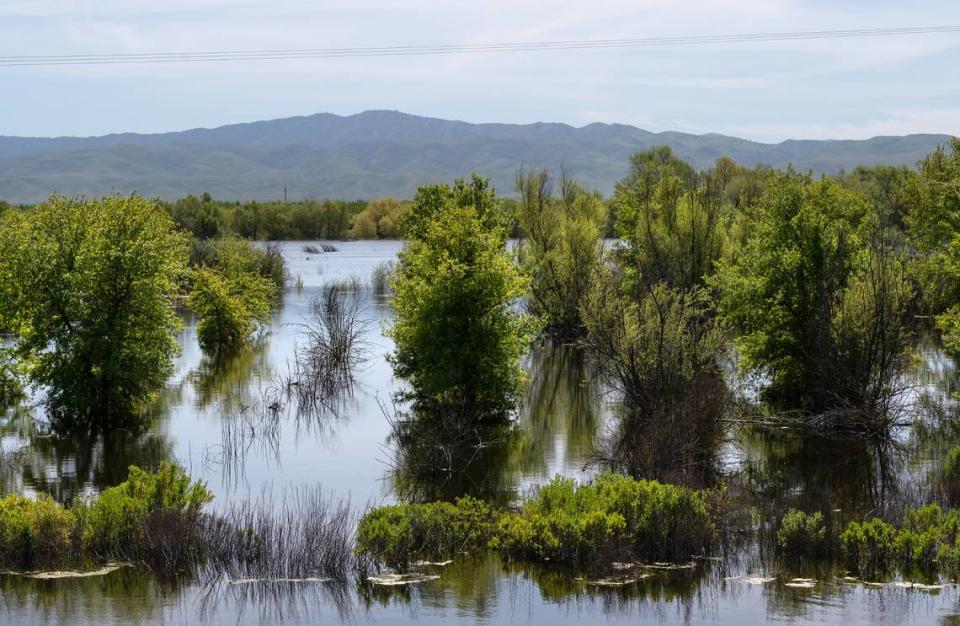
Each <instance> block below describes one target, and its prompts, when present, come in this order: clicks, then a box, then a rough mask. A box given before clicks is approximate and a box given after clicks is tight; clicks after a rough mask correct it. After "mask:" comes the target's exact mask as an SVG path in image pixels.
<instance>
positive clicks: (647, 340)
mask: <svg viewBox="0 0 960 626" xmlns="http://www.w3.org/2000/svg"><path fill="white" fill-rule="evenodd" d="M621 284H622V283H620V282H618V280H617V276H616V275H615V274H614V273H613V272H612V271H611V270H604V271H603V272H601V273H598V276H597V277H596V278H595V280H594V286H593V288H592V289H591V291H590V293H589V294H588V297H587V298H586V300H585V301H584V304H583V306H582V315H583V320H584V322H585V324H586V327H587V331H588V334H587V337H586V339H585V341H584V343H585V345H586V346H587V347H588V348H589V350H590V352H591V353H592V354H593V356H594V358H595V359H596V361H597V363H598V365H599V366H600V369H601V372H602V373H603V374H604V375H605V376H606V378H607V379H608V380H609V381H610V383H611V384H612V385H613V387H614V388H615V389H617V390H618V391H619V392H620V393H621V394H622V397H623V400H624V415H623V418H622V419H621V421H620V423H619V426H618V428H617V430H616V432H615V433H614V434H613V438H612V441H611V442H610V443H609V445H608V446H606V448H607V450H606V451H605V454H604V456H603V458H604V459H605V460H606V461H607V463H608V464H609V465H611V466H612V467H614V468H616V469H618V470H621V471H625V472H627V473H628V474H630V475H632V476H636V477H646V478H658V479H667V480H671V481H674V482H683V483H686V484H694V483H700V482H703V480H704V479H705V478H707V477H708V476H707V475H708V474H709V473H710V472H711V470H712V469H713V462H714V459H715V457H714V454H715V452H716V450H717V449H718V446H719V443H720V441H721V438H722V434H723V429H722V424H721V419H722V418H723V416H724V415H725V413H726V410H727V408H728V406H729V392H728V391H727V387H726V384H725V382H724V380H723V378H722V376H721V373H720V370H719V366H718V363H719V360H720V358H721V356H722V355H723V354H724V352H725V349H726V342H727V340H726V336H725V332H724V328H723V325H722V324H720V323H719V322H718V320H717V319H716V318H715V317H712V316H711V315H710V310H711V301H710V295H709V294H708V292H707V291H706V290H703V289H693V290H690V291H682V290H679V289H674V288H671V287H668V286H666V285H665V284H657V285H654V286H653V287H652V288H650V289H649V290H647V291H646V292H644V293H642V294H641V296H640V299H639V300H636V299H634V297H633V296H631V295H629V293H625V292H624V290H623V289H622V287H621Z"/></svg>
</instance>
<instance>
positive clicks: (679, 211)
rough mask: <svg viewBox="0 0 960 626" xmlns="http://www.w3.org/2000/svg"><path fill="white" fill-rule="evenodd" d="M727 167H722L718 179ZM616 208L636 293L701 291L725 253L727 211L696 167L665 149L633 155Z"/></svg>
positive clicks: (624, 261)
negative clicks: (660, 287) (659, 287)
mask: <svg viewBox="0 0 960 626" xmlns="http://www.w3.org/2000/svg"><path fill="white" fill-rule="evenodd" d="M729 167H730V166H729V164H726V163H721V174H720V177H726V176H727V173H726V170H728V169H729ZM613 203H614V206H615V207H616V210H617V233H618V234H619V236H620V238H621V240H622V245H620V246H619V247H618V248H617V257H618V261H619V263H620V266H621V267H622V269H623V271H624V277H625V279H626V280H627V281H629V282H630V283H632V285H633V288H634V289H637V290H638V292H642V291H644V289H643V285H647V286H650V285H655V284H658V283H662V282H663V283H666V284H668V285H670V286H672V287H676V288H680V289H692V288H695V287H700V286H703V284H704V280H705V278H706V277H707V276H709V275H710V274H712V273H713V270H714V264H715V262H716V261H717V260H718V259H719V258H720V256H721V254H722V252H723V247H724V234H725V230H724V223H723V218H724V212H723V210H722V205H721V195H720V193H718V192H711V190H710V189H709V187H708V186H707V185H706V184H704V182H703V180H702V177H700V176H698V175H697V174H696V172H694V170H693V168H691V167H690V166H689V165H688V164H687V163H685V162H683V161H681V160H680V159H677V158H676V157H674V156H673V155H672V154H671V153H670V150H669V149H668V148H665V147H661V148H656V149H654V150H651V151H649V152H641V153H638V154H635V155H634V156H633V158H632V160H631V170H630V173H629V174H628V175H627V177H626V178H625V179H624V180H623V181H621V182H620V183H619V184H618V185H617V187H616V191H615V194H614V198H613Z"/></svg>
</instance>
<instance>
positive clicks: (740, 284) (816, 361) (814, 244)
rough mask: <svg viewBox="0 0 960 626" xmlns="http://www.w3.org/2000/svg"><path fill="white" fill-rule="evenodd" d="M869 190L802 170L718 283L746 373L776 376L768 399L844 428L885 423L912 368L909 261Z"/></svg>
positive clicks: (773, 187) (774, 194) (771, 186)
mask: <svg viewBox="0 0 960 626" xmlns="http://www.w3.org/2000/svg"><path fill="white" fill-rule="evenodd" d="M878 221H879V218H878V217H877V215H876V214H875V213H870V208H869V206H868V204H867V202H866V201H865V199H864V198H863V197H862V196H860V195H859V194H857V193H855V192H852V191H850V190H848V189H845V188H844V187H842V186H841V185H840V184H838V183H836V182H834V181H831V180H829V179H824V180H821V181H816V182H815V181H811V180H810V179H809V178H807V177H805V176H801V175H797V174H795V173H792V172H786V173H781V174H777V175H775V176H773V177H772V178H771V179H770V180H769V181H768V184H767V189H766V191H765V193H764V195H763V198H762V199H761V201H760V202H759V204H758V205H757V207H756V212H755V214H754V215H752V216H751V217H750V219H749V222H748V225H749V230H750V232H751V233H752V234H751V235H750V236H749V238H748V239H747V241H746V243H745V246H744V248H743V250H742V251H741V252H740V253H739V254H738V255H737V256H736V258H733V259H725V260H724V261H722V262H721V264H720V269H719V273H718V275H717V276H716V277H715V278H714V280H713V281H712V282H713V284H714V285H715V286H716V287H718V288H719V290H720V294H721V297H720V308H721V312H722V313H723V314H724V316H725V318H726V319H728V320H729V321H730V322H731V323H732V324H733V325H734V326H735V327H736V328H737V329H738V330H739V331H740V332H741V333H742V334H741V335H740V336H739V337H738V338H737V340H736V345H737V348H738V350H739V354H740V357H741V361H740V364H741V366H742V368H743V369H744V370H746V371H760V372H763V373H765V374H767V375H768V376H769V378H770V382H769V384H768V385H767V386H766V387H765V389H764V390H763V396H764V398H765V399H766V400H768V401H770V402H772V403H773V404H774V405H775V406H777V407H781V408H791V409H793V408H799V409H804V410H806V411H809V412H811V413H823V412H826V411H831V410H836V409H843V411H841V412H838V413H837V415H836V417H837V419H836V420H835V422H836V423H835V424H832V425H836V426H843V427H855V428H858V429H859V428H865V429H872V428H875V427H878V424H879V425H881V426H882V424H884V423H886V417H885V415H886V412H887V409H888V408H889V404H890V401H891V399H892V398H893V396H894V395H895V392H896V389H895V388H894V381H895V379H896V377H897V375H899V373H900V372H901V371H902V368H903V367H904V365H905V363H906V362H907V347H908V345H909V334H908V332H907V329H908V326H907V322H908V318H909V312H910V305H911V299H912V291H911V288H910V285H909V282H908V281H907V278H906V276H905V270H904V261H903V260H902V254H901V253H900V252H899V251H898V249H897V248H896V247H895V246H893V245H892V242H891V236H890V234H889V231H887V230H884V229H883V228H882V227H881V225H880V224H879V223H878Z"/></svg>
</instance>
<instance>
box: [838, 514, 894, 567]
mask: <svg viewBox="0 0 960 626" xmlns="http://www.w3.org/2000/svg"><path fill="white" fill-rule="evenodd" d="M896 534H897V533H896V529H895V528H894V527H893V526H892V525H891V524H888V523H887V522H885V521H883V520H882V519H880V518H874V519H872V520H869V521H865V522H850V524H849V525H847V528H846V529H845V530H844V531H843V532H842V533H841V534H840V549H841V550H842V551H843V554H844V556H845V557H846V559H847V562H848V563H850V564H851V565H852V566H854V567H856V568H857V571H859V572H861V573H863V574H867V573H880V572H884V571H886V570H887V569H888V567H889V566H890V564H891V562H892V560H893V554H894V546H895V542H896Z"/></svg>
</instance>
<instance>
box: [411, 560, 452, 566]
mask: <svg viewBox="0 0 960 626" xmlns="http://www.w3.org/2000/svg"><path fill="white" fill-rule="evenodd" d="M451 563H453V559H448V560H446V561H417V562H416V563H414V564H413V565H414V567H427V566H433V567H446V566H447V565H450V564H451Z"/></svg>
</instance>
